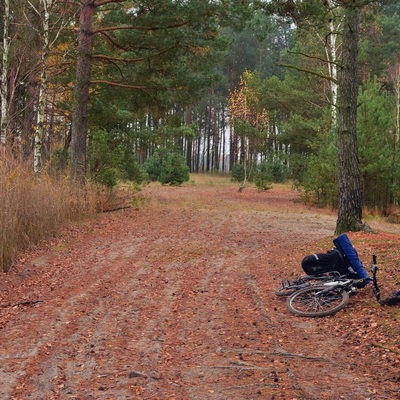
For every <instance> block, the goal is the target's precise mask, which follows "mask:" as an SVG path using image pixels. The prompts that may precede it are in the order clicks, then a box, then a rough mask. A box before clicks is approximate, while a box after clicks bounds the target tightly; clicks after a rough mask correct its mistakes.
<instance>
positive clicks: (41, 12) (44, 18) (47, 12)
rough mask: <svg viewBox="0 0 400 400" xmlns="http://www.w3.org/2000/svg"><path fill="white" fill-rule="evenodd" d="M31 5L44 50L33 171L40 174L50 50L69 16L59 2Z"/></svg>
mask: <svg viewBox="0 0 400 400" xmlns="http://www.w3.org/2000/svg"><path fill="white" fill-rule="evenodd" d="M29 5H30V7H31V8H32V10H33V12H34V13H35V14H36V15H37V16H38V18H39V21H40V22H41V24H42V25H41V27H40V28H38V29H36V28H35V27H34V26H31V28H32V29H33V30H35V31H37V32H38V34H39V36H40V37H41V40H42V48H41V55H40V78H39V94H38V106H37V114H36V127H35V132H34V135H35V136H34V149H33V169H34V171H35V172H39V171H40V170H41V168H42V164H43V155H42V148H43V139H44V136H45V134H46V133H47V134H48V132H46V129H47V128H46V118H47V116H46V109H47V88H48V74H47V71H48V58H49V54H50V49H51V47H52V46H53V45H54V43H55V42H56V41H57V39H58V37H59V34H60V32H61V31H62V29H63V28H64V27H65V20H68V18H67V16H66V15H65V14H64V13H63V12H62V11H61V10H60V9H59V8H57V6H58V5H59V1H58V0H40V1H39V6H40V9H37V8H36V7H35V5H34V4H33V3H32V2H30V1H29ZM55 15H57V17H56V18H55V21H54V22H53V23H52V24H51V21H50V19H51V17H52V16H53V17H54V16H55Z"/></svg>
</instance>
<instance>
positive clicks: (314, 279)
mask: <svg viewBox="0 0 400 400" xmlns="http://www.w3.org/2000/svg"><path fill="white" fill-rule="evenodd" d="M339 277H340V274H339V272H337V271H332V272H329V273H326V274H321V275H305V276H302V277H300V278H297V279H295V280H293V281H289V280H285V281H282V284H281V286H279V287H277V288H276V289H275V294H276V295H277V296H290V295H291V294H293V293H294V292H297V291H298V290H300V289H303V288H307V287H310V286H311V285H317V284H320V283H321V282H327V281H331V280H333V279H337V278H339Z"/></svg>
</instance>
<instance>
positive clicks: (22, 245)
mask: <svg viewBox="0 0 400 400" xmlns="http://www.w3.org/2000/svg"><path fill="white" fill-rule="evenodd" d="M0 187H1V191H0V272H6V271H8V270H9V269H10V268H11V266H12V264H13V262H14V261H15V259H16V258H17V257H18V255H19V254H21V253H22V252H23V251H24V250H26V249H27V248H28V247H29V246H30V245H33V244H37V243H38V242H39V241H40V240H42V239H45V238H47V237H50V236H52V235H56V234H57V233H58V232H59V230H60V229H61V228H62V227H63V226H65V224H66V223H68V222H71V221H77V220H80V219H82V218H83V217H85V216H87V215H88V214H92V213H94V212H95V211H96V203H97V198H96V191H95V190H92V189H91V188H90V186H86V187H81V186H79V185H76V184H73V183H72V182H71V181H70V180H69V179H68V177H67V176H61V175H57V176H54V175H52V174H50V173H48V172H42V173H41V174H40V175H38V176H36V175H35V174H34V173H33V172H32V168H31V166H30V165H28V164H23V163H20V162H16V161H15V160H12V159H3V160H0Z"/></svg>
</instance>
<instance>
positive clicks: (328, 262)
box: [301, 249, 349, 275]
mask: <svg viewBox="0 0 400 400" xmlns="http://www.w3.org/2000/svg"><path fill="white" fill-rule="evenodd" d="M301 267H302V268H303V270H304V272H305V273H306V274H307V275H322V274H325V273H327V272H338V273H339V274H340V275H345V274H348V273H349V269H348V267H347V263H346V262H345V260H344V259H343V256H342V254H341V253H340V251H339V250H337V249H333V250H330V251H329V252H327V253H319V254H311V255H309V256H307V257H305V258H304V259H303V261H302V262H301Z"/></svg>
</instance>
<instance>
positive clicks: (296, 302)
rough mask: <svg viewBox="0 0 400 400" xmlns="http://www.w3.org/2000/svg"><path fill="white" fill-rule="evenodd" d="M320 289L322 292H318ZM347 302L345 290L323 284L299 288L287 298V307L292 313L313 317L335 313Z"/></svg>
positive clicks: (347, 296) (347, 297)
mask: <svg viewBox="0 0 400 400" xmlns="http://www.w3.org/2000/svg"><path fill="white" fill-rule="evenodd" d="M322 290H323V291H324V292H323V293H320V292H321V291H322ZM348 303H349V294H348V293H347V291H346V290H343V289H342V288H335V287H333V288H329V287H327V286H323V285H316V286H310V287H306V288H304V289H300V290H298V291H296V292H294V293H293V294H292V295H290V297H289V298H288V299H287V307H288V309H289V311H290V312H291V313H292V314H295V315H298V316H300V317H313V318H315V317H326V316H328V315H333V314H336V313H337V312H338V311H340V310H341V309H343V308H344V307H346V306H347V304H348Z"/></svg>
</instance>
